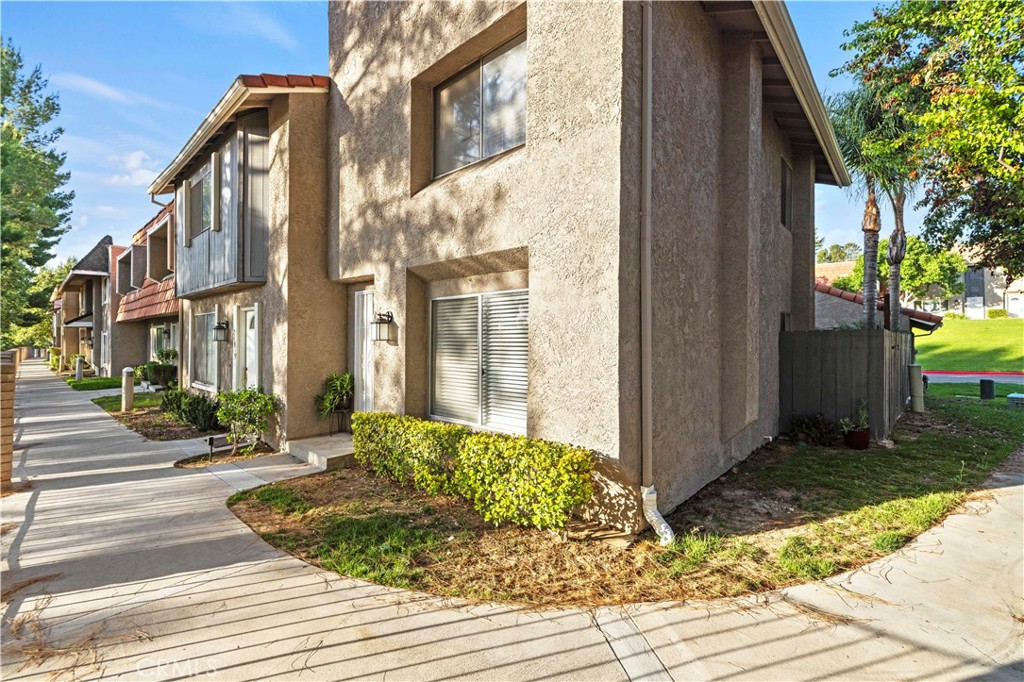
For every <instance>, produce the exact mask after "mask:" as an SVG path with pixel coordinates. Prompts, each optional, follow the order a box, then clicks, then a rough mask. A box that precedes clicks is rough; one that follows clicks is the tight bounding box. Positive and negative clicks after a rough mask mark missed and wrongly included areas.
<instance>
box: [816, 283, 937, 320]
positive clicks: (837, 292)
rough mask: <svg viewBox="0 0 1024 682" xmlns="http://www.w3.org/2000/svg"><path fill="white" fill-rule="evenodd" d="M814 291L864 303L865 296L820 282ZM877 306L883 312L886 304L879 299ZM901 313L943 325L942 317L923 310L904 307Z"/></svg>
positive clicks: (901, 307) (901, 308)
mask: <svg viewBox="0 0 1024 682" xmlns="http://www.w3.org/2000/svg"><path fill="white" fill-rule="evenodd" d="M814 290H815V291H820V292H821V293H823V294H828V295H829V296H835V297H837V298H841V299H843V300H845V301H851V302H853V303H863V302H864V295H863V294H854V293H852V292H849V291H843V290H842V289H836V288H835V287H831V286H829V285H827V284H822V283H820V282H817V283H815V285H814ZM877 305H878V309H879V310H883V309H884V308H885V303H884V302H883V301H882V299H881V297H879V299H878V304H877ZM900 313H902V314H903V315H906V316H907V317H910V318H913V319H915V320H921V321H922V322H928V323H930V324H942V315H935V314H933V313H926V312H925V311H923V310H914V309H913V308H904V307H903V306H900Z"/></svg>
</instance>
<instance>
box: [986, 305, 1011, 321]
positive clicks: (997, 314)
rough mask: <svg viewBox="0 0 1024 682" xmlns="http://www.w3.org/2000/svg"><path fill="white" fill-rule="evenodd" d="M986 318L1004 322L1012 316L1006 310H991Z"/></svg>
mask: <svg viewBox="0 0 1024 682" xmlns="http://www.w3.org/2000/svg"><path fill="white" fill-rule="evenodd" d="M985 316H986V317H987V318H988V319H990V320H1002V319H1004V318H1007V317H1009V316H1010V313H1008V312H1007V311H1006V309H1005V308H989V309H988V312H987V313H985Z"/></svg>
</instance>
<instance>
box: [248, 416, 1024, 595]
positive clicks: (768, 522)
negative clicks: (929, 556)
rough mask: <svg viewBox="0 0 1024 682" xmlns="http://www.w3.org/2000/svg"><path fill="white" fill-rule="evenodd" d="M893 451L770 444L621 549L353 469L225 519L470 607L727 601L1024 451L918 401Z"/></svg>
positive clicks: (862, 538)
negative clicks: (507, 520) (510, 523)
mask: <svg viewBox="0 0 1024 682" xmlns="http://www.w3.org/2000/svg"><path fill="white" fill-rule="evenodd" d="M929 408H930V411H929V412H928V413H926V414H921V415H907V416H906V417H905V418H904V419H903V420H902V421H901V423H900V425H899V428H898V429H897V431H896V432H895V433H894V434H893V441H894V445H893V446H892V447H883V446H874V447H872V448H870V449H868V450H864V451H854V450H848V449H845V448H843V447H841V446H836V447H814V446H804V445H802V444H799V443H794V442H789V443H786V442H782V443H776V444H774V445H772V446H769V447H766V448H763V449H761V450H760V451H758V452H757V453H755V454H754V455H752V456H751V457H750V458H749V459H748V460H746V461H745V462H743V463H742V464H740V465H738V466H736V467H734V468H733V469H732V470H730V471H729V472H727V473H726V474H725V475H723V476H722V477H720V478H719V479H718V480H716V481H713V482H712V483H711V484H709V485H708V486H707V487H706V488H704V489H703V490H702V491H700V492H699V493H698V494H697V495H695V496H694V497H692V498H691V499H690V500H688V501H687V502H686V503H685V504H684V505H682V506H681V507H680V508H679V509H678V510H676V511H675V512H674V513H672V514H671V515H669V516H668V518H667V520H668V521H669V523H671V525H672V526H673V528H674V529H675V531H676V534H677V539H676V542H675V544H674V545H672V546H671V547H668V548H663V547H661V546H659V545H658V544H657V542H656V538H655V537H654V536H653V534H651V533H645V534H644V535H642V536H640V537H639V538H638V539H637V541H636V542H634V543H632V544H630V545H628V546H627V545H624V544H614V545H613V544H610V543H606V542H599V541H578V540H568V539H566V537H565V535H564V534H557V533H552V532H548V531H539V530H535V529H530V528H518V527H503V528H494V527H493V526H490V525H489V524H487V523H485V522H484V521H483V520H482V519H481V518H480V516H479V515H478V514H477V513H476V512H475V510H474V509H473V508H472V506H471V505H470V504H469V503H468V502H466V501H465V500H462V499H461V498H455V497H443V496H441V497H439V496H432V495H428V494H426V493H423V492H420V491H418V490H415V489H413V488H411V487H407V486H403V485H399V484H397V483H394V482H391V481H388V480H385V479H382V478H379V477H377V476H375V475H373V474H371V473H368V472H367V471H365V470H363V469H360V468H354V469H344V470H340V471H336V472H329V473H322V474H316V475H313V476H307V477H304V478H299V479H293V480H290V481H285V482H281V483H276V484H272V485H269V486H264V487H262V488H257V489H255V490H250V491H244V492H241V493H238V494H236V495H234V496H233V497H232V498H231V499H230V500H229V505H230V506H231V508H232V509H233V511H234V512H235V513H236V514H237V515H238V516H239V518H241V519H242V520H243V521H244V522H245V523H247V524H249V525H250V526H251V527H252V528H253V529H254V530H255V531H256V532H258V533H259V534H260V535H261V536H262V537H263V538H264V539H265V540H266V541H267V542H269V543H270V544H272V545H274V546H276V547H279V548H281V549H283V550H285V551H288V552H290V553H292V554H293V555H295V556H297V557H299V558H300V559H302V560H304V561H307V562H309V563H312V564H315V565H317V566H320V567H322V568H324V569H327V570H331V571H335V572H337V573H339V574H341V575H348V576H352V577H355V578H359V579H362V580H368V581H372V582H377V583H380V584H384V585H391V586H395V587H403V588H411V589H417V590H421V591H425V592H430V593H433V594H438V595H444V596H457V597H462V598H466V599H470V600H489V601H506V602H516V603H528V604H537V605H550V606H554V605H586V606H591V605H601V604H621V603H631V602H650V601H674V600H690V599H708V598H716V597H729V596H738V595H741V594H746V593H750V592H756V591H760V590H771V589H777V588H781V587H785V586H788V585H793V584H798V583H801V582H806V581H809V580H817V579H821V578H824V577H827V576H829V575H832V574H835V573H838V572H841V571H844V570H851V569H854V568H857V567H859V566H862V565H864V564H866V563H868V562H870V561H873V560H875V559H877V558H880V557H882V556H885V555H886V554H889V553H891V552H893V551H896V550H898V549H899V548H900V547H902V546H903V545H905V544H906V543H907V542H909V541H910V540H911V539H912V538H913V537H915V536H916V535H918V534H920V533H921V532H923V531H925V530H927V529H928V528H930V527H931V526H933V525H934V524H936V523H938V522H940V521H941V520H942V519H943V518H945V517H946V516H947V515H948V514H949V513H952V512H953V511H955V510H956V508H957V507H958V506H959V505H960V503H961V502H962V501H964V500H965V499H966V498H967V496H968V494H969V492H970V490H971V489H972V487H974V486H977V485H978V484H980V483H981V482H982V481H983V480H984V479H985V477H986V476H987V475H988V474H989V473H990V472H991V471H992V469H993V468H995V467H996V466H998V465H999V464H1001V463H1003V462H1004V461H1005V460H1006V459H1007V456H1008V455H1009V454H1010V453H1011V452H1012V451H1013V450H1015V449H1017V448H1019V447H1020V445H1021V444H1022V443H1024V419H1021V418H1020V416H1019V415H1018V414H1014V413H1011V412H1010V411H1009V410H1007V409H1005V407H1000V406H998V405H991V404H989V405H981V404H978V403H977V402H974V403H970V402H965V401H956V400H951V399H944V398H932V399H929Z"/></svg>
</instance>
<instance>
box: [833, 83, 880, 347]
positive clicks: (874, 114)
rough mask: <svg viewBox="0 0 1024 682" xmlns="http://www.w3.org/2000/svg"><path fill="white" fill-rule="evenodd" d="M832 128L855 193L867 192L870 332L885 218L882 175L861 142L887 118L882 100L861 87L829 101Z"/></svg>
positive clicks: (866, 293) (866, 294) (866, 290)
mask: <svg viewBox="0 0 1024 682" xmlns="http://www.w3.org/2000/svg"><path fill="white" fill-rule="evenodd" d="M826 104H827V106H828V111H829V118H831V119H832V127H833V128H834V129H835V132H836V139H837V140H838V142H839V150H840V151H841V152H842V154H843V160H844V161H845V162H846V166H847V168H849V169H850V172H851V174H852V175H853V176H854V181H855V182H854V185H853V186H854V187H855V188H856V189H855V190H854V191H856V192H858V193H860V192H863V194H864V196H865V197H866V198H865V201H864V218H863V219H862V220H861V231H862V232H863V233H864V256H865V263H867V267H868V269H869V270H870V272H869V273H868V276H867V277H865V278H864V279H865V283H866V284H865V286H864V319H865V322H866V326H867V328H868V329H874V328H875V327H877V326H878V324H877V322H876V317H877V315H876V303H877V301H878V287H877V277H876V274H875V272H874V271H873V270H874V267H875V262H876V259H877V254H878V232H879V230H880V229H881V227H882V225H881V216H880V213H879V210H878V198H877V192H878V173H877V169H876V168H875V167H874V163H873V159H872V158H871V157H870V156H869V155H868V154H866V153H865V151H864V148H863V146H862V145H861V141H862V140H863V139H864V138H865V137H866V136H867V134H868V132H869V131H870V130H873V129H874V128H876V127H877V126H878V125H880V121H881V119H882V117H883V115H884V112H883V111H882V109H881V106H880V105H879V103H878V100H877V99H876V98H875V97H874V95H873V93H872V92H871V90H870V89H868V88H867V87H860V88H856V89H854V90H850V91H848V92H843V93H840V94H838V95H833V96H832V97H829V98H828V101H827V102H826Z"/></svg>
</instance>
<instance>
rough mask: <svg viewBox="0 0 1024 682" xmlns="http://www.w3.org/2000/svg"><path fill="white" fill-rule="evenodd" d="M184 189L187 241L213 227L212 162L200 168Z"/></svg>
mask: <svg viewBox="0 0 1024 682" xmlns="http://www.w3.org/2000/svg"><path fill="white" fill-rule="evenodd" d="M185 191H186V195H185V201H186V203H187V204H188V211H187V217H186V223H187V224H186V227H185V230H186V236H187V238H188V239H187V240H186V242H187V241H191V240H192V239H194V238H195V237H196V235H198V234H201V233H202V232H205V231H206V230H210V229H213V164H212V163H207V164H206V165H205V166H203V167H202V168H200V169H199V171H198V172H197V173H196V174H195V175H193V176H192V178H191V179H190V180H189V181H188V186H187V188H186V190H185Z"/></svg>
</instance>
